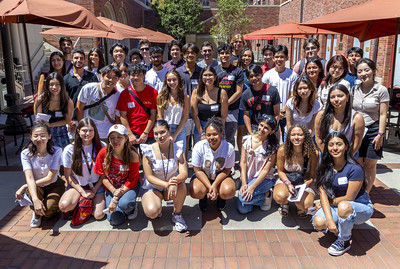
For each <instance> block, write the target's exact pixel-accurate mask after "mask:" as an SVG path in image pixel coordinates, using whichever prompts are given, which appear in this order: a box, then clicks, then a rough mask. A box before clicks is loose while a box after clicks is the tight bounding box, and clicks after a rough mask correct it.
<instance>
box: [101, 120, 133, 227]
mask: <svg viewBox="0 0 400 269" xmlns="http://www.w3.org/2000/svg"><path fill="white" fill-rule="evenodd" d="M93 172H94V173H96V174H98V175H100V180H102V182H103V186H104V188H105V190H106V192H105V199H106V207H107V208H108V212H107V213H108V214H107V219H108V220H109V221H110V224H111V225H113V226H117V225H120V224H122V223H123V222H124V221H125V219H130V220H132V219H135V218H136V217H137V214H138V211H137V208H136V197H137V195H138V193H139V189H140V185H139V184H138V183H139V180H140V175H139V155H138V154H137V152H136V151H135V150H134V149H132V147H131V146H130V144H129V138H128V131H127V129H126V128H125V126H123V125H122V124H115V125H113V126H111V127H110V129H109V130H108V145H107V147H104V148H102V149H101V150H100V152H99V155H98V156H97V158H96V163H95V165H94V170H93Z"/></svg>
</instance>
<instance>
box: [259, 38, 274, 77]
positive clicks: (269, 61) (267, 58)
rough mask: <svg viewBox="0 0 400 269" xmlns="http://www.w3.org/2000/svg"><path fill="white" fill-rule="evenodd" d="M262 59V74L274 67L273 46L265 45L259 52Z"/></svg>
mask: <svg viewBox="0 0 400 269" xmlns="http://www.w3.org/2000/svg"><path fill="white" fill-rule="evenodd" d="M261 53H262V55H263V59H264V64H263V65H262V66H261V69H262V71H263V74H265V73H267V71H269V70H271V69H272V68H274V67H275V63H274V46H272V45H270V44H267V45H265V46H264V47H263V49H262V51H261Z"/></svg>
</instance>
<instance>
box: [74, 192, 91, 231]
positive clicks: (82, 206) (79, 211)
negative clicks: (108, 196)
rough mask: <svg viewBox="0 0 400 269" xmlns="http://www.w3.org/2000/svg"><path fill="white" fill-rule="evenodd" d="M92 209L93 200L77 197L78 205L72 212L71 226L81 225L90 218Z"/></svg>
mask: <svg viewBox="0 0 400 269" xmlns="http://www.w3.org/2000/svg"><path fill="white" fill-rule="evenodd" d="M92 211H93V200H92V199H86V198H85V197H83V196H81V197H79V202H78V205H77V206H76V208H75V210H74V213H73V214H72V219H71V224H72V225H73V226H77V225H81V224H83V223H85V222H87V221H88V220H89V219H90V215H91V214H92Z"/></svg>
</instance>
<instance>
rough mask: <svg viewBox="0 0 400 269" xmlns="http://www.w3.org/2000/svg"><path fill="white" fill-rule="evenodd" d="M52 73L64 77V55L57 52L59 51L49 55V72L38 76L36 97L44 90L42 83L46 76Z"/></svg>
mask: <svg viewBox="0 0 400 269" xmlns="http://www.w3.org/2000/svg"><path fill="white" fill-rule="evenodd" d="M53 72H57V73H58V74H60V75H61V76H63V77H64V76H65V74H66V71H65V60H64V55H63V54H62V53H61V52H59V51H54V52H52V53H51V54H50V70H49V72H48V73H46V72H43V73H42V74H40V77H39V82H38V86H37V88H38V91H37V95H38V96H39V95H40V94H41V93H42V92H43V90H44V83H45V80H46V78H47V76H48V75H49V74H51V73H53Z"/></svg>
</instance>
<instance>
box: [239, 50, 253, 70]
mask: <svg viewBox="0 0 400 269" xmlns="http://www.w3.org/2000/svg"><path fill="white" fill-rule="evenodd" d="M246 51H250V52H251V62H250V64H253V63H254V54H253V51H252V50H251V49H250V48H248V47H245V48H244V49H242V51H241V52H240V55H239V60H238V66H239V67H240V68H242V69H245V68H246V67H245V66H244V62H243V60H242V57H243V55H244V53H245V52H246ZM250 64H249V66H250Z"/></svg>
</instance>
